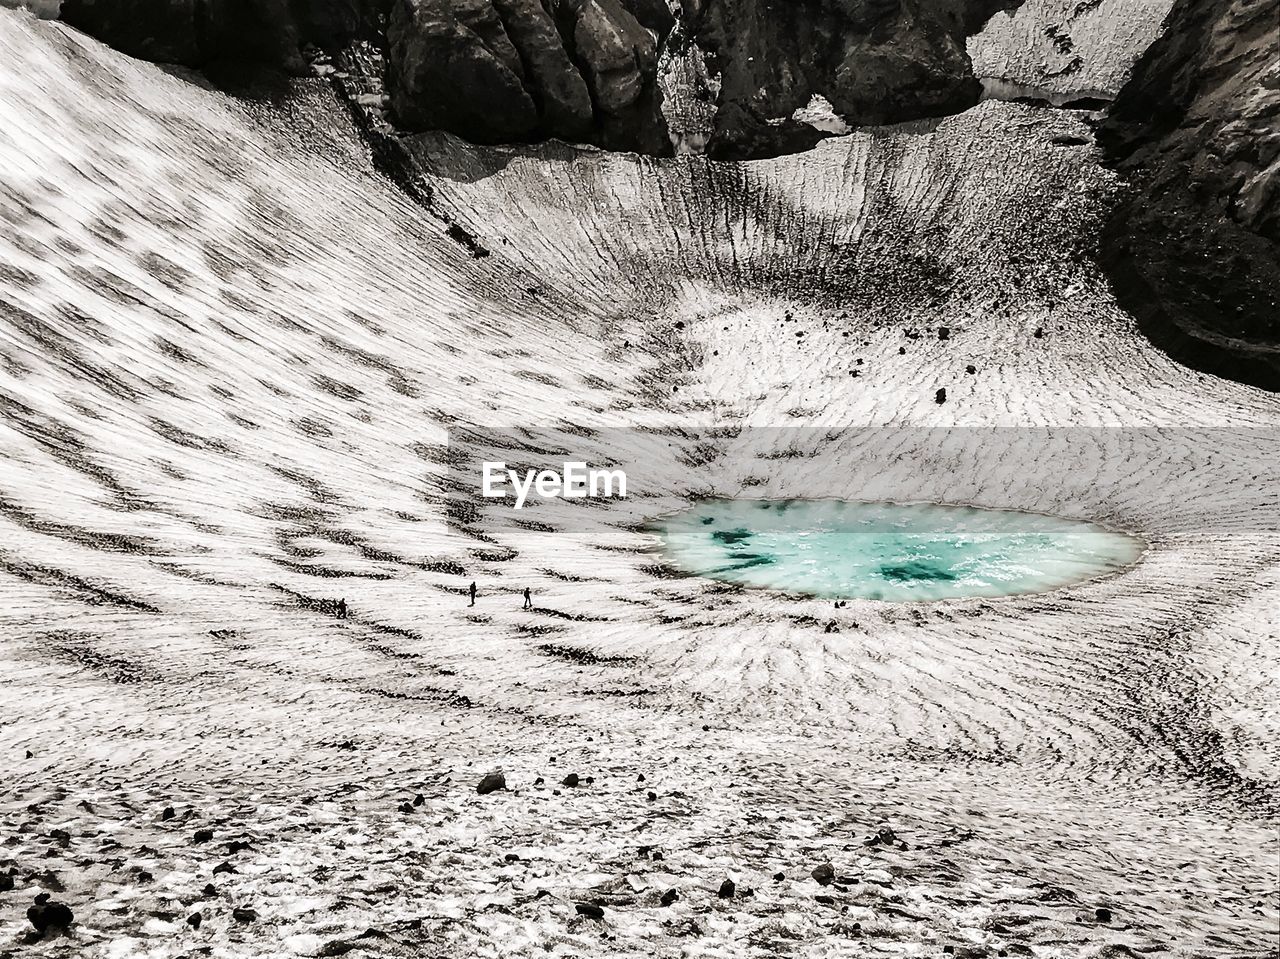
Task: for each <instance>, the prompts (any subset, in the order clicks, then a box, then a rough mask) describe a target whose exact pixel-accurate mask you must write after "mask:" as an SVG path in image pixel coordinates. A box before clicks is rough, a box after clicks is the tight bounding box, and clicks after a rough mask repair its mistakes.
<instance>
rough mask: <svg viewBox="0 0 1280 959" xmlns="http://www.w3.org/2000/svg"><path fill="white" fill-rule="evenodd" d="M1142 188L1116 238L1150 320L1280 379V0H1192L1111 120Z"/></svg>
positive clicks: (1203, 362)
mask: <svg viewBox="0 0 1280 959" xmlns="http://www.w3.org/2000/svg"><path fill="white" fill-rule="evenodd" d="M1100 139H1101V141H1102V143H1103V146H1104V147H1105V148H1106V149H1107V152H1108V154H1109V155H1110V157H1111V159H1112V160H1113V162H1115V163H1117V164H1118V165H1119V166H1120V168H1121V169H1122V170H1124V171H1125V172H1127V173H1129V174H1131V175H1132V176H1133V177H1134V179H1135V181H1136V183H1137V187H1138V190H1137V193H1136V195H1135V196H1134V197H1133V198H1132V199H1131V200H1130V201H1129V202H1128V203H1126V204H1125V205H1123V206H1122V207H1121V208H1120V209H1119V210H1118V211H1117V214H1116V217H1115V219H1114V220H1113V222H1112V224H1111V228H1110V230H1109V231H1108V235H1107V238H1106V243H1105V253H1106V257H1107V261H1108V265H1109V267H1110V269H1111V272H1112V276H1113V280H1115V281H1116V285H1117V288H1118V290H1119V292H1120V293H1121V295H1122V296H1123V297H1124V298H1125V300H1126V304H1125V305H1126V306H1128V308H1129V309H1130V310H1131V311H1132V312H1133V313H1134V314H1135V315H1136V316H1137V317H1138V318H1139V320H1140V322H1141V323H1142V325H1143V328H1144V331H1145V332H1146V333H1147V334H1148V335H1149V336H1150V337H1151V338H1152V339H1153V340H1155V341H1156V342H1157V343H1158V344H1160V345H1161V346H1162V347H1164V348H1165V349H1166V350H1168V351H1169V352H1170V354H1172V355H1173V356H1174V357H1175V358H1176V359H1178V360H1180V361H1182V362H1185V363H1188V364H1189V365H1191V366H1194V367H1196V368H1198V369H1202V370H1205V371H1209V372H1213V373H1217V374H1219V375H1222V376H1228V377H1231V378H1233V379H1238V380H1242V381H1245V382H1250V383H1254V384H1256V385H1259V386H1264V387H1266V388H1268V389H1273V390H1277V389H1280V295H1278V293H1277V291H1280V2H1277V0H1179V2H1178V3H1177V4H1175V6H1174V8H1173V10H1172V11H1171V12H1170V14H1169V19H1168V21H1167V22H1166V24H1165V31H1164V34H1163V35H1162V36H1161V38H1160V39H1159V40H1158V41H1156V42H1155V43H1154V44H1153V45H1152V46H1151V47H1150V48H1149V49H1148V51H1147V53H1146V54H1145V55H1144V56H1143V57H1142V58H1141V60H1140V61H1139V62H1138V65H1137V66H1136V68H1135V70H1134V73H1133V77H1132V79H1131V80H1130V82H1129V83H1128V84H1127V85H1126V86H1125V87H1124V89H1123V90H1122V91H1121V92H1120V95H1119V96H1118V98H1117V99H1116V101H1115V104H1114V106H1113V108H1112V110H1111V112H1110V115H1109V116H1108V118H1107V120H1106V122H1105V124H1104V125H1103V127H1102V129H1101V131H1100Z"/></svg>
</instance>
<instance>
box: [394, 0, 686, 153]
mask: <svg viewBox="0 0 1280 959" xmlns="http://www.w3.org/2000/svg"><path fill="white" fill-rule="evenodd" d="M674 22H675V21H674V18H673V17H672V15H671V14H670V12H669V11H667V10H666V8H665V7H664V6H662V5H661V4H646V3H643V2H629V0H628V2H622V0H557V2H555V3H552V4H550V5H548V6H545V7H544V6H543V4H541V3H540V2H538V0H396V2H395V3H394V5H393V6H392V9H391V17H390V24H389V26H388V29H387V39H388V43H389V54H390V56H389V68H388V76H387V88H388V92H389V93H390V96H391V104H392V109H393V112H394V115H395V119H396V121H397V122H398V123H399V124H401V125H402V126H404V127H407V128H409V129H417V130H425V129H440V130H448V131H450V132H453V133H457V134H460V135H462V136H465V137H467V138H468V139H470V140H474V141H477V142H480V143H508V142H514V141H526V140H535V139H545V138H548V137H558V138H560V139H565V140H572V141H578V142H581V141H589V142H594V143H599V144H601V145H603V146H607V147H611V148H615V149H629V150H638V151H641V152H645V153H663V152H668V151H669V150H670V144H669V142H668V140H667V136H666V130H665V126H664V125H663V123H662V120H661V114H660V113H659V111H658V99H657V83H656V81H657V70H658V44H659V41H660V38H662V37H665V36H666V35H667V33H669V32H670V30H671V27H672V26H673V25H674Z"/></svg>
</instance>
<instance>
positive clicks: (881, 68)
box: [62, 0, 1018, 158]
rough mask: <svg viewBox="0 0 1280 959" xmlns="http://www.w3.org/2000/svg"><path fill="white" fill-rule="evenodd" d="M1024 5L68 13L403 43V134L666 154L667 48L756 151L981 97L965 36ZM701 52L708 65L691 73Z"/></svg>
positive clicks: (448, 6)
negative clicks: (442, 133)
mask: <svg viewBox="0 0 1280 959" xmlns="http://www.w3.org/2000/svg"><path fill="white" fill-rule="evenodd" d="M1017 2H1018V0H1014V2H1013V4H1012V5H1015V6H1016V3H1017ZM1008 6H1010V4H1009V3H1008V2H1001V0H804V2H800V3H786V4H772V5H771V4H766V3H762V2H759V0H685V3H684V8H683V11H682V23H681V24H680V29H679V30H678V31H677V29H676V27H677V19H676V16H675V15H674V14H673V12H672V10H671V9H669V8H668V6H667V5H666V3H665V2H663V0H548V2H546V3H543V2H541V0H292V2H290V0H267V2H262V3H258V2H252V0H66V3H65V4H64V7H63V12H62V17H63V19H64V20H66V22H68V23H71V24H73V25H74V26H77V27H79V28H81V29H83V30H85V31H86V32H87V33H90V34H92V35H94V36H96V37H98V38H99V39H102V40H104V41H106V42H107V43H109V44H111V45H112V46H114V47H117V48H118V49H121V50H123V51H125V52H126V53H130V54H133V55H134V56H138V57H142V58H144V59H149V60H157V61H165V62H175V63H182V64H187V65H190V66H198V67H207V66H209V65H210V64H213V63H217V62H219V61H225V60H239V61H254V62H259V63H267V64H270V65H273V66H279V67H284V68H286V69H289V70H292V71H295V72H297V71H299V70H301V69H302V66H303V62H302V59H301V58H300V56H299V52H298V51H299V48H300V47H301V46H303V45H305V44H307V43H315V44H318V45H320V46H322V47H335V46H341V45H343V44H345V43H347V42H348V41H349V40H351V39H353V38H358V37H365V38H369V39H373V40H375V42H376V43H377V44H378V45H379V46H380V47H385V49H386V51H387V57H386V77H385V88H386V92H387V94H388V97H389V102H390V107H391V119H392V120H393V121H394V122H395V123H396V125H397V126H398V127H400V128H401V129H405V130H412V131H420V130H429V129H439V130H446V131H449V132H451V133H456V134H458V135H460V136H463V137H466V138H467V139H469V140H472V141H475V142H479V143H511V142H527V141H535V140H543V139H548V138H559V139H564V140H568V141H571V142H589V143H595V144H598V145H600V146H604V147H606V148H609V149H616V150H634V151H638V152H641V153H648V154H655V155H663V154H668V153H670V152H671V150H672V140H673V139H674V140H681V139H682V138H683V139H684V140H686V141H687V140H690V139H691V138H689V137H684V135H683V134H684V131H683V130H676V131H669V129H668V122H667V118H666V116H664V110H663V107H662V92H661V88H662V83H661V82H660V77H659V74H660V71H661V69H662V62H663V50H664V45H667V46H668V47H669V49H668V50H667V57H666V62H667V64H668V68H669V69H670V66H669V65H670V64H672V63H675V64H676V68H675V69H676V72H678V73H683V74H684V75H685V76H687V77H692V78H694V81H695V82H694V83H693V84H692V85H691V86H688V88H687V89H682V90H681V93H680V96H681V97H683V98H685V99H687V100H688V101H689V102H688V103H685V104H683V105H680V104H677V105H676V109H675V113H677V114H679V115H681V116H688V115H690V114H691V113H692V114H694V115H698V116H704V115H706V116H713V117H714V119H713V120H711V121H710V122H709V123H708V124H707V130H706V134H705V136H701V137H695V138H693V139H697V147H696V148H697V149H700V148H701V147H702V145H703V141H704V140H707V139H709V141H710V144H709V145H710V152H712V153H713V154H714V155H716V156H720V157H729V158H750V157H760V156H770V155H777V154H781V153H787V152H793V151H795V150H800V149H806V148H808V147H810V146H812V145H813V144H814V143H816V142H817V141H818V140H819V139H821V138H822V137H824V136H828V135H830V133H831V132H832V131H834V130H843V129H846V128H847V127H846V126H845V124H846V123H848V124H867V123H890V122H897V121H902V120H912V119H917V118H920V117H925V116H938V115H943V114H948V113H955V112H958V111H960V110H963V109H966V108H967V107H969V106H972V105H973V104H974V103H976V102H977V100H978V98H979V96H980V94H981V86H980V84H979V83H978V81H977V80H976V79H975V78H974V75H973V71H972V69H971V64H970V61H969V57H968V55H967V53H966V52H965V39H966V37H968V36H969V35H971V34H973V33H974V32H976V31H977V30H978V29H980V28H981V26H982V25H983V23H985V22H986V20H987V19H988V18H989V17H990V15H991V14H992V13H993V12H994V11H995V10H997V9H1000V8H1006V7H1008ZM704 51H705V54H706V67H705V68H704V66H703V54H704ZM685 57H691V58H693V59H694V60H696V65H695V64H693V61H692V60H691V61H690V68H689V69H686V70H683V71H681V70H680V69H679V68H680V66H681V65H684V60H683V59H682V58H685ZM813 103H820V104H821V109H818V110H816V111H815V109H814V108H813V105H812V104H813ZM667 112H668V113H670V111H667ZM815 116H816V117H817V118H818V119H817V121H816V122H815V121H814V117H815ZM673 133H674V134H675V135H674V136H673V135H672V134H673Z"/></svg>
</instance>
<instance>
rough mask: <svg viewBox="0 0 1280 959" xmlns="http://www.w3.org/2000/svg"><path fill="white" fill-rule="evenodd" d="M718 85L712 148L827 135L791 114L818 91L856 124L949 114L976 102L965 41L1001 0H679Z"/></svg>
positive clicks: (782, 146)
mask: <svg viewBox="0 0 1280 959" xmlns="http://www.w3.org/2000/svg"><path fill="white" fill-rule="evenodd" d="M683 3H684V16H685V20H686V22H687V26H688V30H689V32H690V35H691V36H692V38H693V40H694V41H695V42H696V43H697V44H698V45H699V46H700V47H701V48H702V49H704V50H705V51H706V52H707V54H708V57H709V60H710V66H711V69H712V70H713V71H716V72H719V73H720V74H721V77H722V84H721V89H720V98H719V111H718V113H717V115H716V119H715V127H714V132H713V134H712V137H711V142H710V146H709V152H710V153H711V154H712V155H714V156H720V157H726V158H747V157H762V156H776V155H779V154H782V153H788V152H793V151H795V150H798V149H804V148H806V147H809V146H812V145H813V144H814V143H816V142H817V141H818V140H819V139H821V138H822V137H823V136H826V135H828V134H827V133H826V132H824V131H822V130H819V129H817V128H815V127H814V126H813V125H812V124H810V123H807V122H805V121H804V120H803V119H797V118H795V117H794V116H793V114H794V113H795V112H796V111H797V110H802V109H803V108H805V107H806V106H807V105H808V104H809V102H810V100H811V99H812V98H813V97H814V96H815V95H816V96H821V97H824V98H825V99H826V100H827V101H828V102H829V103H830V104H831V107H832V109H833V110H834V112H835V113H836V114H837V115H838V116H839V117H840V118H841V119H842V120H844V121H845V122H847V123H849V124H853V125H861V124H879V123H894V122H898V121H903V120H913V119H918V118H921V117H928V116H939V115H943V114H949V113H957V112H959V111H961V110H964V109H966V108H968V107H970V106H972V105H973V104H974V103H976V102H977V101H978V98H979V97H980V96H981V93H982V88H981V85H980V84H979V83H978V81H977V79H975V77H974V75H973V70H972V67H971V64H970V61H969V56H968V54H967V53H966V52H965V39H966V38H967V37H968V36H969V35H970V34H973V33H976V32H977V31H978V30H979V29H981V27H982V25H983V24H984V23H986V21H987V20H988V19H989V18H990V17H991V15H992V14H993V13H995V12H996V10H998V9H1001V8H1005V7H1011V6H1017V3H1016V2H1014V3H1007V2H1005V3H1002V2H999V0H801V2H796V3H770V2H766V0H683Z"/></svg>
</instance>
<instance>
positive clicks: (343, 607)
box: [338, 596, 347, 619]
mask: <svg viewBox="0 0 1280 959" xmlns="http://www.w3.org/2000/svg"><path fill="white" fill-rule="evenodd" d="M346 618H347V598H346V597H345V596H344V597H343V598H342V599H340V600H338V619H346Z"/></svg>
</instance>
